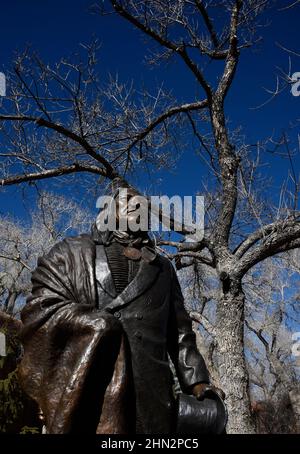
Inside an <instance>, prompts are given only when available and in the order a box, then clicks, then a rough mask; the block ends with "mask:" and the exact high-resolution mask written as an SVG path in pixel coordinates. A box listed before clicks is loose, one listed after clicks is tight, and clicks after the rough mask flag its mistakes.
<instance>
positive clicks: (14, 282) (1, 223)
mask: <svg viewBox="0 0 300 454" xmlns="http://www.w3.org/2000/svg"><path fill="white" fill-rule="evenodd" d="M30 218H31V221H30V222H27V223H24V222H23V223H22V222H20V221H17V220H16V219H11V218H8V217H2V218H0V309H1V311H2V312H1V316H0V319H1V320H2V318H3V320H4V322H7V321H8V320H9V319H8V315H12V316H16V314H17V313H18V312H19V310H20V305H21V306H22V304H23V302H24V297H26V296H27V295H28V293H29V291H30V289H31V285H30V276H31V272H32V271H33V270H34V268H35V267H36V262H37V259H38V257H39V256H42V255H44V254H46V253H47V252H48V251H49V250H50V248H51V247H52V246H53V245H54V244H55V243H56V242H57V241H59V240H61V239H62V238H64V237H65V236H68V235H72V234H73V235H74V234H75V233H78V232H85V231H87V230H88V229H89V228H90V225H91V222H92V215H91V213H90V212H89V211H88V210H86V209H84V208H82V207H81V206H80V205H78V204H77V203H75V202H73V201H72V200H68V199H67V198H66V197H64V196H58V195H54V194H52V193H49V192H41V193H40V194H39V198H38V207H37V209H35V210H33V211H32V213H31V216H30ZM18 302H19V303H20V304H19V305H18V304H17V303H18ZM3 312H4V313H6V315H4V314H3Z"/></svg>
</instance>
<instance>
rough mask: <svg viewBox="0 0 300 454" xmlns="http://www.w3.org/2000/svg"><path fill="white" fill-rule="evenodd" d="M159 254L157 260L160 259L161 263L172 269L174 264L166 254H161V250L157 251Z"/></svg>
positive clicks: (167, 268)
mask: <svg viewBox="0 0 300 454" xmlns="http://www.w3.org/2000/svg"><path fill="white" fill-rule="evenodd" d="M156 254H157V258H156V259H157V260H158V261H159V263H160V265H161V266H162V267H163V268H164V269H166V270H170V271H172V269H173V265H172V262H171V260H170V259H168V257H166V256H165V255H163V254H161V253H160V252H156Z"/></svg>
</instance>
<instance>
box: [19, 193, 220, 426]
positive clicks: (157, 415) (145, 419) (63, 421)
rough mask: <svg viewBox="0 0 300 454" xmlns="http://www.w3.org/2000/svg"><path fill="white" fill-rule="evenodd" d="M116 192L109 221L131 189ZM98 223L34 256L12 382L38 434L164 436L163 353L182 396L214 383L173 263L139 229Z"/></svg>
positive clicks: (167, 399)
mask: <svg viewBox="0 0 300 454" xmlns="http://www.w3.org/2000/svg"><path fill="white" fill-rule="evenodd" d="M119 192H120V188H118V189H117V190H116V192H115V193H114V200H118V202H117V211H116V213H117V221H118V223H120V218H121V216H123V217H124V216H125V217H127V219H128V220H130V216H133V215H134V208H130V198H131V197H133V196H134V195H136V193H135V192H134V190H132V189H130V188H128V189H127V194H128V195H129V197H127V198H126V199H124V198H123V199H122V197H117V196H118V195H119ZM129 224H130V223H128V225H129ZM98 227H99V225H98V226H97V222H96V223H95V224H94V226H93V228H92V234H91V235H81V236H79V237H72V238H67V239H65V240H63V241H62V242H60V243H58V244H56V245H55V246H54V247H53V248H52V249H51V251H50V252H49V254H48V255H46V256H45V257H42V258H40V259H39V260H38V266H37V269H36V270H35V271H34V273H33V275H32V294H31V295H30V297H29V298H28V300H27V304H26V305H25V308H24V309H23V311H22V321H23V324H24V329H23V334H22V336H23V345H24V357H23V360H22V362H21V365H20V378H21V383H22V385H23V387H24V389H25V391H26V392H27V393H28V394H29V395H30V396H31V397H32V398H33V399H35V400H36V401H37V403H38V404H39V406H40V408H41V411H42V413H43V415H44V418H45V426H46V431H47V433H52V434H53V433H55V434H58V433H59V434H60V433H91V434H93V433H94V434H95V433H110V434H114V433H116V434H117V433H119V434H134V433H143V434H151V433H153V434H158V433H160V434H167V433H170V432H172V431H174V424H175V413H176V410H175V400H174V393H173V375H172V373H171V370H170V365H169V357H170V358H171V360H172V362H173V364H174V367H175V370H176V374H177V377H178V380H179V383H180V386H181V388H182V390H183V392H184V393H187V394H191V395H195V396H196V397H197V398H202V397H203V395H204V394H205V393H206V392H207V390H208V391H209V390H211V389H213V387H212V386H210V385H209V375H208V372H207V369H206V366H205V363H204V360H203V358H202V356H201V354H200V353H199V351H198V350H197V347H196V341H195V334H194V332H193V330H192V323H191V320H190V318H189V316H188V314H187V312H186V310H185V308H184V304H183V296H182V293H181V290H180V286H179V283H178V280H177V277H176V273H175V270H174V268H173V266H172V264H171V262H170V261H169V260H168V259H167V258H165V257H163V256H162V255H159V254H158V253H157V252H156V250H155V247H154V246H153V244H152V242H151V240H150V238H149V236H148V234H147V232H142V231H136V232H132V231H130V230H128V229H127V231H120V230H118V229H116V230H113V231H112V230H107V231H104V232H103V231H101V229H99V228H98Z"/></svg>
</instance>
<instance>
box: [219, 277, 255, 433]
mask: <svg viewBox="0 0 300 454" xmlns="http://www.w3.org/2000/svg"><path fill="white" fill-rule="evenodd" d="M225 287H226V288H225ZM224 288H225V289H224ZM244 303H245V296H244V293H243V291H242V287H241V284H240V282H239V283H238V284H237V285H233V284H232V282H229V283H228V282H227V284H226V285H224V282H223V291H222V293H221V296H220V300H219V301H218V307H217V323H216V334H217V349H216V354H217V358H216V359H217V368H218V373H219V376H220V385H221V387H222V388H223V390H224V392H225V393H226V404H227V408H228V425H227V433H235V434H240V433H243V434H244V433H245V434H249V433H255V432H256V430H255V423H254V420H253V418H252V416H251V411H250V397H249V378H248V371H247V368H246V363H245V357H244Z"/></svg>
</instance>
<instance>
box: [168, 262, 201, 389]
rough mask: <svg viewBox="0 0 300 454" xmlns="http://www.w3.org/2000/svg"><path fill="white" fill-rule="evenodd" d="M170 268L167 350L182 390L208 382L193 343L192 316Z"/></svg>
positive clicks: (194, 337) (175, 276)
mask: <svg viewBox="0 0 300 454" xmlns="http://www.w3.org/2000/svg"><path fill="white" fill-rule="evenodd" d="M171 268H172V271H171V273H172V281H171V287H172V288H171V300H170V314H169V325H168V352H169V355H170V357H171V360H172V362H173V364H174V367H175V370H176V374H177V377H178V380H179V383H180V386H181V389H182V391H183V392H187V393H188V392H190V391H191V387H192V386H193V385H195V384H197V383H200V382H203V383H209V374H208V371H207V368H206V365H205V362H204V359H203V357H202V355H201V354H200V352H199V351H198V349H197V346H196V335H195V333H194V331H193V329H192V320H191V318H190V317H189V315H188V313H187V311H186V309H185V307H184V299H183V295H182V292H181V288H180V285H179V282H178V278H177V275H176V272H175V270H174V268H173V266H172V265H171Z"/></svg>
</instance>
